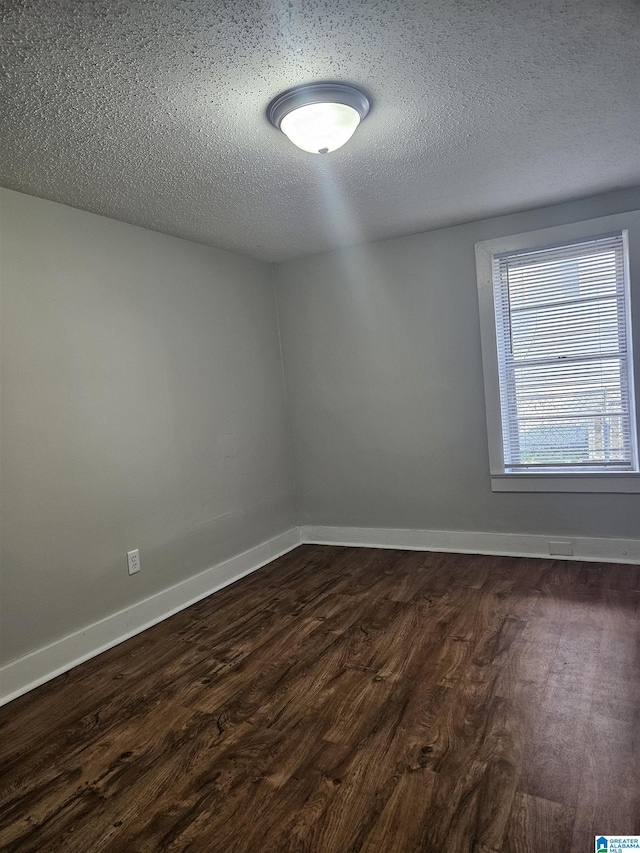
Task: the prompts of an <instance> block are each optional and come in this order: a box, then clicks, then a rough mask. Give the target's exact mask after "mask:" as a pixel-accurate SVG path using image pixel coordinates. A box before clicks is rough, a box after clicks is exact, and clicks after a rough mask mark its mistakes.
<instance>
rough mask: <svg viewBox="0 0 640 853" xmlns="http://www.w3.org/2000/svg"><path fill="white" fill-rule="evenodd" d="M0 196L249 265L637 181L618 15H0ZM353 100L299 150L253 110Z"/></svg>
mask: <svg viewBox="0 0 640 853" xmlns="http://www.w3.org/2000/svg"><path fill="white" fill-rule="evenodd" d="M0 10H1V13H2V24H3V25H2V34H1V38H2V42H3V44H2V56H1V58H0V75H1V77H0V82H1V91H0V99H1V100H0V144H1V146H2V150H1V153H0V160H1V162H0V183H1V184H3V185H5V186H7V187H10V188H12V189H16V190H20V191H22V192H27V193H31V194H34V195H38V196H43V197H45V198H50V199H55V200H56V201H60V202H63V203H65V204H69V205H73V206H74V207H80V208H84V209H87V210H91V211H94V212H96V213H101V214H104V215H106V216H110V217H113V218H115V219H122V220H124V221H126V222H133V223H136V224H138V225H143V226H146V227H147V228H152V229H155V230H158V231H164V232H167V233H169V234H175V235H178V236H181V237H187V238H189V239H192V240H197V241H200V242H203V243H210V244H212V245H215V246H220V247H223V248H227V249H233V250H235V251H239V252H243V253H245V254H249V255H252V256H254V257H257V258H262V259H265V260H281V259H284V258H287V257H291V256H294V255H300V254H306V253H309V252H316V251H322V250H325V249H328V248H331V247H333V246H336V245H339V244H348V243H357V242H362V241H363V240H372V239H378V238H382V237H389V236H395V235H400V234H408V233H413V232H416V231H422V230H426V229H429V228H434V227H438V226H441V225H447V224H451V223H454V222H462V221H467V220H470V219H476V218H480V217H484V216H488V215H493V214H498V213H506V212H509V211H513V210H517V209H523V208H527V207H534V206H536V205H540V204H548V203H553V202H559V201H564V200H567V199H570V198H576V197H580V196H586V195H591V194H593V193H597V192H601V191H606V190H610V189H617V188H620V187H625V186H632V185H636V184H640V156H639V154H640V142H639V140H640V49H639V47H638V45H639V44H640V3H639V2H638V0H288V2H287V0H285V2H282V0H229V2H224V0H174V2H169V0H127V1H126V2H125V1H124V0H120V2H118V0H111V1H110V2H107V0H105V1H104V2H95V0H70V2H63V0H41V2H31V0H4V2H2V4H0ZM313 80H340V81H345V82H350V83H355V84H357V85H360V86H361V87H362V88H363V89H364V90H365V91H366V92H367V93H368V94H369V96H370V98H371V101H372V110H371V113H370V114H369V116H368V117H367V119H366V120H365V121H364V122H363V124H362V126H361V127H360V128H359V130H358V131H357V132H356V135H355V136H354V137H353V139H352V140H351V142H349V143H348V144H347V146H345V148H343V149H341V150H339V151H337V152H334V153H332V154H330V155H327V156H326V157H322V156H319V155H312V154H305V153H304V152H302V151H299V150H297V149H296V148H294V147H293V146H292V145H291V143H290V142H289V141H288V140H287V139H286V137H285V136H284V135H283V134H282V133H280V132H279V131H277V130H275V128H273V127H271V125H269V123H268V122H267V119H266V117H265V109H266V106H267V104H268V102H269V100H270V99H271V98H272V97H273V96H274V95H276V94H278V93H279V92H280V91H281V90H283V89H286V88H288V87H290V86H292V85H295V84H297V83H305V82H310V81H313Z"/></svg>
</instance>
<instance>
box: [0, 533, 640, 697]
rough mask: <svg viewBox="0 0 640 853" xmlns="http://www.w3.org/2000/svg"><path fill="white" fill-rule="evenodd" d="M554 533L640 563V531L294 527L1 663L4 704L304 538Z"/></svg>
mask: <svg viewBox="0 0 640 853" xmlns="http://www.w3.org/2000/svg"><path fill="white" fill-rule="evenodd" d="M550 539H552V540H557V539H561V540H564V541H567V540H568V541H570V542H571V543H572V546H573V555H572V556H559V555H553V559H554V560H587V561H592V562H603V563H630V564H640V539H603V538H599V539H598V538H589V537H579V536H567V537H559V536H551V537H549V536H542V535H530V534H525V533H480V532H470V531H464V530H401V529H396V528H383V527H323V526H304V527H295V528H293V529H291V530H287V531H286V532H285V533H282V534H280V535H279V536H276V537H274V538H273V539H270V540H269V541H267V542H263V543H262V544H261V545H257V546H256V547H255V548H251V549H250V550H248V551H245V552H244V553H243V554H239V555H238V556H236V557H232V558H231V559H229V560H225V561H224V562H223V563H218V564H217V565H216V566H212V567H211V568H210V569H207V570H206V571H204V572H201V573H200V574H198V575H195V576H194V577H191V578H187V580H184V581H182V582H181V583H178V584H176V585H175V586H172V587H169V589H165V590H163V591H162V592H158V593H156V594H155V595H152V596H150V597H149V598H146V599H144V600H143V601H139V602H138V603H137V604H133V605H132V606H131V607H128V608H126V609H125V610H120V611H119V612H118V613H114V614H113V615H111V616H107V617H106V618H105V619H101V620H100V621H99V622H94V623H93V624H91V625H87V626H86V627H85V628H82V629H81V630H79V631H76V632H74V633H73V634H69V635H68V636H67V637H63V638H62V639H61V640H57V641H56V642H54V643H50V644H49V645H47V646H44V647H43V648H41V649H36V650H35V651H34V652H31V653H30V654H28V655H25V656H24V657H21V658H18V659H17V660H14V661H11V662H10V663H8V664H5V665H4V666H3V667H0V705H4V704H6V703H7V702H10V701H11V700H12V699H16V698H17V697H18V696H21V695H22V694H23V693H27V692H28V691H29V690H33V688H34V687H38V685H40V684H44V682H46V681H49V680H50V679H52V678H55V677H56V676H57V675H61V674H62V673H63V672H67V670H69V669H72V668H73V667H74V666H77V665H78V664H80V663H83V662H84V661H86V660H89V658H92V657H95V656H96V655H99V654H100V653H101V652H104V651H106V650H107V649H110V648H112V646H116V645H118V644H119V643H122V642H124V641H125V640H128V639H129V637H133V636H135V635H136V634H139V633H141V632H142V631H144V630H146V629H147V628H150V627H151V626H152V625H156V624H157V623H158V622H162V620H163V619H167V618H168V617H169V616H173V614H174V613H178V612H179V611H180V610H184V609H185V607H189V606H190V605H191V604H195V603H196V601H200V600H201V599H203V598H206V597H207V596H208V595H211V594H212V593H214V592H216V591H217V590H219V589H222V588H223V587H225V586H228V585H229V584H231V583H233V582H234V581H237V580H239V579H240V578H242V577H244V576H245V575H248V574H250V573H251V572H254V571H256V570H257V569H259V568H261V567H262V566H265V565H267V563H270V562H271V561H272V560H275V559H276V558H277V557H281V556H282V555H283V554H286V553H288V552H289V551H292V550H293V549H294V548H296V547H297V546H298V545H300V544H301V543H308V544H317V545H350V546H354V547H369V548H396V549H400V550H407V551H449V552H452V553H458V554H490V555H497V556H500V555H502V556H512V557H547V558H548V557H549V556H550V555H549V540H550Z"/></svg>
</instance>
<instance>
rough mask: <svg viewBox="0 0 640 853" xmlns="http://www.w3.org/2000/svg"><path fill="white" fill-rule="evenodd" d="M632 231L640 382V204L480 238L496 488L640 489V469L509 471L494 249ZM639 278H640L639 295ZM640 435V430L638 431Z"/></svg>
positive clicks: (484, 347) (491, 464)
mask: <svg viewBox="0 0 640 853" xmlns="http://www.w3.org/2000/svg"><path fill="white" fill-rule="evenodd" d="M625 230H626V231H627V232H628V235H629V236H628V241H629V242H628V245H629V269H628V274H629V281H630V285H631V290H632V296H631V304H630V311H629V314H630V316H631V317H632V323H631V326H632V336H633V338H635V343H636V344H637V346H635V347H634V346H633V344H634V340H633V338H630V340H631V353H632V358H633V360H634V367H635V368H636V369H635V371H634V374H635V382H636V383H637V382H638V378H639V377H638V374H639V373H640V366H639V365H638V358H637V355H634V352H635V353H637V352H639V351H640V339H639V332H640V311H639V310H638V309H639V306H638V304H636V303H637V302H638V296H637V293H638V291H637V282H640V210H635V211H631V212H629V213H621V214H616V215H615V216H604V217H601V218H599V219H589V220H585V221H583V222H575V223H571V224H569V225H557V226H554V227H553V228H543V229H541V230H539V231H529V232H526V233H524V234H513V235H511V236H509V237H499V238H496V239H493V240H484V241H482V242H480V243H476V270H477V275H478V299H479V303H480V334H481V340H482V364H483V370H484V391H485V404H486V409H487V432H488V442H489V468H490V474H491V489H492V491H494V492H620V493H640V473H638V472H620V473H612V472H601V473H584V474H583V473H578V472H574V473H569V472H567V473H566V474H564V473H546V474H542V473H516V474H509V473H505V470H504V459H503V444H502V418H501V412H500V384H499V376H498V350H497V341H496V321H495V309H494V299H493V264H492V259H493V256H494V255H497V254H501V253H506V252H519V251H524V250H527V249H542V248H545V247H547V246H552V245H555V244H561V243H566V242H570V241H571V240H576V241H579V240H584V239H588V238H589V237H593V236H597V235H599V234H606V233H609V232H612V231H625ZM634 282H635V283H636V285H635V287H636V291H635V297H636V298H635V301H634V293H633V288H634ZM634 392H635V393H636V395H638V396H640V394H639V392H638V390H637V386H636V388H633V387H632V388H631V395H632V400H631V402H632V404H633V405H634V408H635V411H636V432H637V430H638V424H639V422H640V412H638V409H637V406H636V404H635V402H634V399H633V397H634ZM636 441H638V435H636Z"/></svg>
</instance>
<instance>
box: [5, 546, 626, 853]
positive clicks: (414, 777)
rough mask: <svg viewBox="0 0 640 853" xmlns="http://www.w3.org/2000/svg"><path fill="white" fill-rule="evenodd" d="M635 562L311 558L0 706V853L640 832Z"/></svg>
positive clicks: (328, 551)
mask: <svg viewBox="0 0 640 853" xmlns="http://www.w3.org/2000/svg"><path fill="white" fill-rule="evenodd" d="M639 611H640V567H637V566H614V565H600V564H593V563H579V562H562V561H552V560H536V559H519V558H503V557H479V556H470V555H453V554H433V553H419V552H408V551H385V550H375V549H356V548H338V547H329V546H301V547H300V548H298V549H296V550H295V551H293V552H291V553H290V554H288V555H286V556H285V557H282V558H280V559H279V560H277V561H276V562H274V563H272V564H271V565H269V566H267V567H265V568H264V569H261V570H260V571H259V572H257V573H256V574H253V575H251V576H249V577H247V578H245V579H244V580H242V581H240V582H239V583H237V584H234V585H233V586H231V587H227V588H226V589H225V590H222V591H221V592H219V593H217V594H216V595H214V596H212V597H210V598H209V599H206V600H204V601H202V602H200V603H198V604H196V605H194V606H193V607H190V608H189V609H188V610H185V611H183V612H182V613H179V614H177V615H176V616H173V617H172V618H171V619H168V620H166V621H165V622H163V623H162V624H160V625H157V626H156V627H155V628H152V629H150V630H148V631H146V632H145V633H143V634H141V635H139V636H138V637H135V638H133V639H131V640H129V641H128V642H126V643H124V644H122V645H120V646H118V647H116V648H114V649H112V650H110V651H108V652H106V653H104V654H102V655H100V657H98V658H95V659H93V660H91V661H88V662H87V663H85V664H83V665H82V666H80V667H77V668H76V669H74V670H73V671H72V672H69V673H67V674H65V675H63V676H60V677H59V678H57V679H55V680H54V681H52V682H50V683H48V684H46V685H44V686H42V687H40V688H38V689H37V690H35V691H33V692H32V693H30V694H28V695H26V696H23V697H21V698H20V699H17V700H16V701H15V702H13V703H11V704H10V705H8V706H6V707H4V708H2V709H0V849H1V850H3V851H34V853H35V851H38V853H43V851H56V853H58V851H62V853H87V851H105V853H142V851H196V853H254V852H255V853H258V851H259V853H288V852H289V851H291V853H293V851H307V853H355V851H362V853H382V851H384V853H412V851H428V853H436V851H437V853H441V852H442V851H444V853H464V851H478V853H500V851H502V853H529V851H530V852H531V853H539V851H545V853H579V852H580V853H582V852H583V851H584V853H586V851H592V850H593V836H594V834H596V833H598V834H614V833H615V834H619V835H623V834H640V779H639V770H638V768H639V767H640V761H639V757H640V755H639V742H640V725H639V723H640V716H639V708H640V704H639V699H640V652H639V649H640V619H639Z"/></svg>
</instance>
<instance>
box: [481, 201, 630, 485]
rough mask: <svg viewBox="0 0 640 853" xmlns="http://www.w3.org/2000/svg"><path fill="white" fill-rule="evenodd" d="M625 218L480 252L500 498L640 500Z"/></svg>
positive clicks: (486, 246)
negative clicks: (552, 495) (586, 494)
mask: <svg viewBox="0 0 640 853" xmlns="http://www.w3.org/2000/svg"><path fill="white" fill-rule="evenodd" d="M627 217H630V218H631V220H632V221H631V224H632V225H633V226H634V227H632V229H631V231H632V235H633V233H635V232H636V230H637V231H638V232H640V228H638V224H639V223H638V217H637V215H632V214H629V215H627ZM624 218H625V217H607V219H606V220H597V221H596V222H591V223H580V224H578V225H575V226H562V227H559V228H552V229H546V230H545V231H541V232H533V233H532V234H523V235H519V236H518V237H511V238H504V239H503V240H495V241H487V242H486V243H479V244H477V247H476V252H477V260H478V287H479V294H480V306H481V320H482V337H483V359H484V371H485V391H486V397H487V424H488V428H489V451H490V462H491V476H492V488H493V489H494V490H498V491H521V490H524V491H528V490H544V491H640V477H638V453H637V425H636V416H635V414H636V413H635V406H634V387H633V359H632V347H631V344H632V340H631V296H630V276H629V258H628V241H629V239H630V237H629V229H628V228H622V227H620V228H617V229H615V230H614V229H611V230H608V229H607V230H606V231H604V229H603V230H602V231H600V229H598V230H593V229H594V228H596V226H597V225H601V226H603V225H606V224H609V225H610V224H612V220H616V221H617V222H618V223H620V221H621V219H624ZM627 224H629V223H627ZM638 238H639V239H640V233H638Z"/></svg>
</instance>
